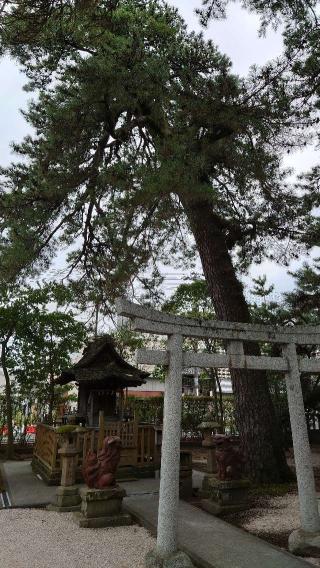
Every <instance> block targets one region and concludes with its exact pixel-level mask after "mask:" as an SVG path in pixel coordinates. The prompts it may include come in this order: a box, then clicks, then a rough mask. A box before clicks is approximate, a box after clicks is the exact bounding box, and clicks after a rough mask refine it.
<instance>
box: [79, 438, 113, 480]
mask: <svg viewBox="0 0 320 568" xmlns="http://www.w3.org/2000/svg"><path fill="white" fill-rule="evenodd" d="M120 453H121V440H120V438H118V437H117V436H107V437H106V438H105V439H104V440H103V445H102V449H101V450H100V451H99V452H98V454H96V453H95V452H91V451H90V452H88V454H87V456H86V459H85V461H84V463H83V466H82V475H83V478H84V480H85V482H86V484H87V485H88V487H89V488H90V489H105V488H106V487H110V486H111V485H115V483H116V471H117V468H118V465H119V461H120Z"/></svg>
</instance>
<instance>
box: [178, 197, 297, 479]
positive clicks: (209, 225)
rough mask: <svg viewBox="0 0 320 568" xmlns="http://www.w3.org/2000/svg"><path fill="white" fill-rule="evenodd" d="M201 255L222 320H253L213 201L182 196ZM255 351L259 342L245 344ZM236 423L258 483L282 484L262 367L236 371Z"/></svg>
mask: <svg viewBox="0 0 320 568" xmlns="http://www.w3.org/2000/svg"><path fill="white" fill-rule="evenodd" d="M180 199H181V202H182V204H183V206H184V210H185V213H186V215H187V217H188V220H189V223H190V227H191V230H192V232H193V235H194V238H195V241H196V244H197V248H198V251H199V254H200V258H201V262H202V267H203V271H204V275H205V278H206V282H207V285H208V289H209V292H210V295H211V298H212V301H213V305H214V308H215V311H216V315H217V318H218V319H221V320H228V321H235V322H250V313H249V309H248V305H247V303H246V300H245V297H244V293H243V288H242V285H241V283H240V282H239V280H238V279H237V276H236V273H235V269H234V267H233V265H232V261H231V257H230V254H229V251H228V248H227V245H226V241H225V237H224V232H223V230H222V227H221V223H220V222H219V218H218V216H217V215H216V214H215V213H214V212H213V210H212V204H211V203H210V201H209V200H207V199H206V198H205V197H200V196H199V197H198V198H197V197H196V196H195V197H193V196H192V197H189V196H186V195H185V194H184V195H182V196H180ZM245 350H246V352H247V353H251V354H257V353H258V352H259V347H258V345H252V344H251V345H250V346H248V345H247V346H245ZM231 375H232V383H233V391H234V396H235V408H236V423H237V427H238V429H239V433H240V438H241V446H242V450H243V452H244V454H245V458H246V464H247V466H246V467H247V473H248V475H249V476H250V478H251V479H253V480H254V481H256V482H259V483H263V482H265V483H278V482H282V481H285V480H287V479H288V478H289V477H290V470H289V468H288V466H287V463H286V459H285V454H284V450H283V446H282V436H281V431H280V428H279V425H278V424H277V420H276V417H275V412H274V408H273V404H272V399H271V396H270V392H269V387H268V382H267V377H266V374H265V373H264V372H260V371H259V372H249V371H242V370H233V371H232V373H231Z"/></svg>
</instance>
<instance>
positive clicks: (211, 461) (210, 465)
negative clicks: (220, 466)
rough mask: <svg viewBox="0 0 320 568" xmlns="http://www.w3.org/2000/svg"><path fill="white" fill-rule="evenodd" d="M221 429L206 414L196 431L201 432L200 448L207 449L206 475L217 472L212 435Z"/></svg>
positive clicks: (219, 425)
mask: <svg viewBox="0 0 320 568" xmlns="http://www.w3.org/2000/svg"><path fill="white" fill-rule="evenodd" d="M220 427H221V424H219V423H218V422H216V421H215V420H214V418H213V417H212V416H211V415H210V414H208V415H206V416H205V417H204V420H203V422H201V424H199V426H198V430H200V431H201V432H202V435H203V440H202V447H203V448H207V450H208V453H207V472H208V473H215V472H216V471H217V463H216V449H215V440H214V434H212V432H214V433H215V430H217V429H218V428H220Z"/></svg>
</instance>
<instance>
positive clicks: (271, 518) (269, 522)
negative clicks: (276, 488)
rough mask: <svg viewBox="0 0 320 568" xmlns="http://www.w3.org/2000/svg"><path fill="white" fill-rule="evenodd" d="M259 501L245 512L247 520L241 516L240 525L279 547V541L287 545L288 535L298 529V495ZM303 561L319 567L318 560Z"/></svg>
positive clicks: (319, 562)
mask: <svg viewBox="0 0 320 568" xmlns="http://www.w3.org/2000/svg"><path fill="white" fill-rule="evenodd" d="M259 501H260V502H259V503H257V505H256V507H253V508H252V509H251V510H250V511H248V512H247V515H248V518H247V519H246V518H245V516H246V515H245V514H244V515H243V517H244V520H243V521H242V522H241V523H240V525H241V526H242V527H243V528H244V529H246V530H247V531H249V532H250V533H251V534H254V535H256V536H259V537H260V538H264V539H265V540H267V541H269V542H272V543H273V544H276V545H278V546H280V547H281V540H285V542H286V543H287V540H288V536H289V534H290V533H291V532H292V531H293V530H295V529H298V528H300V516H299V500H298V495H295V494H292V493H288V494H287V495H284V496H283V497H269V498H263V499H260V500H259ZM281 536H283V539H282V538H281ZM278 540H280V542H277V541H278ZM305 560H306V561H307V562H309V563H310V564H311V565H312V566H319V567H320V558H305Z"/></svg>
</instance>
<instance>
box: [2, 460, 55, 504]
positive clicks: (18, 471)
mask: <svg viewBox="0 0 320 568" xmlns="http://www.w3.org/2000/svg"><path fill="white" fill-rule="evenodd" d="M1 469H2V471H3V474H4V481H5V485H6V489H7V491H8V493H9V498H10V501H11V506H12V507H40V506H44V505H48V504H49V503H51V502H52V501H53V499H54V496H55V493H56V489H57V488H56V487H53V486H48V485H46V484H45V483H44V482H43V481H42V480H41V479H39V478H38V477H37V475H36V474H35V473H34V472H33V471H32V469H31V462H30V461H6V462H3V463H2V464H1Z"/></svg>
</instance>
